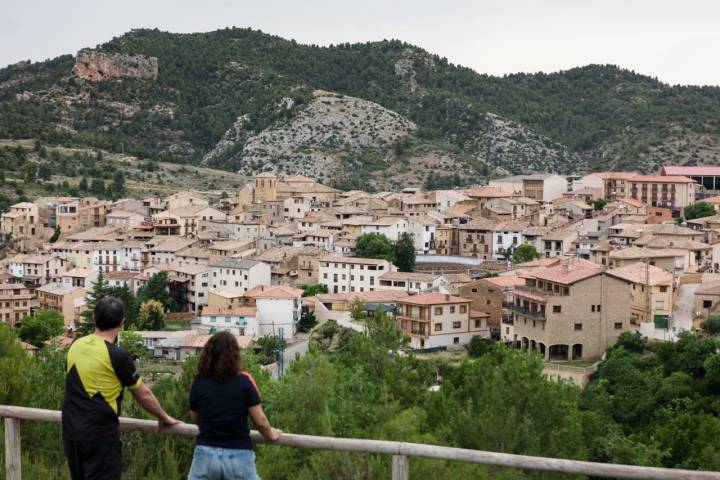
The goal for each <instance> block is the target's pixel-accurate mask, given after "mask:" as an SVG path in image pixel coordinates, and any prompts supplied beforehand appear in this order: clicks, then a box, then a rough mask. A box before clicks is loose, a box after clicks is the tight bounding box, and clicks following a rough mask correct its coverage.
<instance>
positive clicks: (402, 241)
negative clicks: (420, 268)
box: [393, 232, 415, 272]
mask: <svg viewBox="0 0 720 480" xmlns="http://www.w3.org/2000/svg"><path fill="white" fill-rule="evenodd" d="M394 250H395V251H394V254H393V259H394V262H393V263H395V265H396V266H397V268H398V270H399V271H401V272H412V271H413V268H415V242H413V238H412V235H410V234H409V233H407V232H403V233H402V234H401V235H400V238H399V239H398V241H397V242H396V243H395V249H394Z"/></svg>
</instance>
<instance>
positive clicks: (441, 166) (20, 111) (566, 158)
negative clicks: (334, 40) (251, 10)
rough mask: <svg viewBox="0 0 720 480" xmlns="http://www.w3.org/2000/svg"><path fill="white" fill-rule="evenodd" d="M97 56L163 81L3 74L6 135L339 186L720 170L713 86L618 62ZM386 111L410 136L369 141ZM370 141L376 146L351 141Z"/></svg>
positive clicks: (299, 53)
mask: <svg viewBox="0 0 720 480" xmlns="http://www.w3.org/2000/svg"><path fill="white" fill-rule="evenodd" d="M97 51H99V52H104V53H108V54H111V53H115V54H123V55H140V56H143V57H154V58H157V63H158V74H157V78H156V79H148V78H116V79H110V80H105V81H90V80H86V79H83V78H79V77H78V75H77V73H76V72H73V64H74V58H73V57H71V56H63V57H59V58H57V59H54V60H51V61H47V62H42V63H36V64H28V63H20V64H16V65H13V66H10V67H7V68H5V69H3V70H0V138H32V139H38V140H40V141H42V142H45V143H51V144H52V143H60V144H65V145H80V146H90V147H97V148H104V149H108V150H111V151H117V152H120V151H122V152H126V153H130V154H134V155H136V156H138V157H140V158H142V159H163V160H169V161H173V162H196V163H197V162H201V161H204V162H205V163H206V164H208V165H212V166H216V167H220V168H225V169H233V170H237V169H240V170H243V171H244V172H253V171H259V170H269V169H272V170H276V171H281V172H283V171H284V172H287V173H309V174H313V171H312V169H309V170H305V167H304V166H303V165H307V164H313V165H314V164H316V163H317V162H326V163H327V166H328V168H327V169H325V170H328V169H329V170H330V171H332V172H334V173H337V175H333V178H335V179H340V180H342V179H343V178H345V179H346V180H347V178H346V177H347V174H349V173H353V174H360V175H361V176H362V175H365V176H366V177H367V179H368V180H369V182H370V183H371V184H378V185H381V184H382V181H383V178H382V177H383V176H382V175H376V176H375V177H374V176H373V172H378V171H383V170H386V169H391V170H392V171H393V175H394V176H397V177H398V178H399V179H401V180H402V183H404V184H407V183H418V182H420V183H422V181H423V180H424V179H425V178H426V176H427V175H428V174H437V173H440V172H442V171H447V170H448V168H449V166H450V167H452V169H454V170H456V168H455V167H456V166H457V167H458V168H457V170H458V171H460V172H462V175H459V177H460V181H461V182H465V183H471V182H474V181H477V180H478V179H481V178H484V177H486V176H488V175H499V174H505V173H509V172H523V171H539V170H555V171H560V172H566V173H570V172H582V171H585V170H589V169H599V168H625V169H638V170H644V171H650V170H654V169H656V168H657V166H658V165H660V164H662V163H667V162H672V163H678V164H685V163H689V164H703V163H707V164H714V163H718V162H720V159H719V157H718V154H719V153H720V137H719V136H718V135H719V134H720V89H719V88H717V87H679V86H677V87H674V86H669V85H666V84H663V83H661V82H659V81H657V80H655V79H652V78H650V77H646V76H643V75H639V74H636V73H634V72H631V71H628V70H623V69H621V68H618V67H615V66H610V65H605V66H603V65H590V66H586V67H580V68H574V69H571V70H568V71H563V72H558V73H552V74H532V75H531V74H517V75H509V76H505V77H493V76H489V75H482V74H479V73H477V72H475V71H473V70H470V69H468V68H464V67H460V66H456V65H452V64H450V63H449V62H448V61H447V60H446V59H444V58H440V57H438V56H436V55H432V54H431V53H428V52H425V51H423V50H422V49H419V48H417V47H414V46H412V45H409V44H406V43H403V42H400V41H395V40H393V41H382V42H373V43H364V44H352V45H350V44H343V45H335V46H330V47H318V46H312V45H301V44H298V43H296V42H294V41H289V40H285V39H282V38H279V37H276V36H271V35H267V34H264V33H261V32H259V31H254V30H250V29H237V28H229V29H225V30H220V31H216V32H210V33H196V34H173V33H166V32H160V31H158V30H135V31H132V32H130V33H128V34H126V35H123V36H121V37H118V38H114V39H112V40H111V41H109V42H108V43H106V44H103V45H100V46H98V47H97ZM318 91H323V92H325V93H322V94H321V95H334V96H335V97H336V98H340V99H343V98H346V97H350V98H351V99H353V100H351V101H350V102H347V103H348V105H347V106H344V107H343V108H342V109H340V110H338V111H337V112H335V113H334V115H335V117H334V118H335V120H336V121H335V122H334V123H333V124H332V125H327V124H323V123H322V121H321V120H322V119H323V117H322V114H321V113H319V112H322V110H321V109H318V108H316V107H317V106H318V105H322V104H323V103H322V102H323V101H324V100H318V93H317V92H318ZM325 101H327V100H325ZM387 111H389V112H393V113H391V114H381V113H382V112H387ZM392 114H398V118H399V120H397V121H399V122H402V123H403V124H404V125H410V124H412V125H414V126H415V128H412V129H409V130H408V129H404V128H403V129H401V130H398V131H397V132H396V133H394V134H392V135H385V136H383V135H375V133H376V129H377V130H378V131H380V132H383V131H389V130H388V129H395V128H396V127H397V121H396V120H392ZM377 115H379V116H377ZM297 117H302V118H303V119H304V123H303V125H304V126H305V127H308V126H309V128H306V130H305V132H304V134H302V135H300V134H299V135H295V136H293V135H286V136H284V137H283V139H282V141H281V142H280V143H279V144H278V145H274V146H277V147H278V148H279V150H273V151H272V152H270V153H267V152H266V153H265V154H262V155H259V154H258V151H259V150H258V148H256V147H257V145H258V143H259V142H262V141H263V140H266V139H268V138H270V139H275V138H277V137H275V136H273V135H271V134H269V133H268V132H269V131H271V130H272V131H277V129H284V131H292V130H293V128H294V125H295V124H294V123H293V120H294V119H296V118H297ZM323 128H325V129H326V130H324V131H320V130H322V129H323ZM328 128H329V129H331V130H332V131H331V132H330V133H336V135H334V136H333V135H328V134H327V133H328V130H327V129H328ZM333 131H334V132H333ZM363 136H367V137H369V138H374V139H375V140H377V141H375V142H358V141H354V140H353V139H355V138H361V137H363ZM260 151H263V150H262V149H260ZM358 165H360V168H358ZM414 170H418V172H417V173H416V174H409V173H408V172H410V171H414ZM404 174H407V175H404ZM403 175H404V176H403ZM383 186H386V185H383Z"/></svg>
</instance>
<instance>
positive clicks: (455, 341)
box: [453, 337, 460, 345]
mask: <svg viewBox="0 0 720 480" xmlns="http://www.w3.org/2000/svg"><path fill="white" fill-rule="evenodd" d="M453 344H455V345H460V337H453Z"/></svg>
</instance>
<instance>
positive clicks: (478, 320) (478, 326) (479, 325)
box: [475, 318, 482, 328]
mask: <svg viewBox="0 0 720 480" xmlns="http://www.w3.org/2000/svg"><path fill="white" fill-rule="evenodd" d="M475 328H482V320H481V319H479V318H476V319H475Z"/></svg>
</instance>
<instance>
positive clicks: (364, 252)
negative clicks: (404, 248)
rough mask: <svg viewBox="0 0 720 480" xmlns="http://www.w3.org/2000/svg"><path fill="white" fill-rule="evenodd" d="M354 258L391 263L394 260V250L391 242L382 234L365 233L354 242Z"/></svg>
mask: <svg viewBox="0 0 720 480" xmlns="http://www.w3.org/2000/svg"><path fill="white" fill-rule="evenodd" d="M355 256H356V257H361V258H378V259H381V260H387V261H388V262H392V261H393V260H395V248H394V245H393V242H391V241H390V239H388V238H387V237H386V236H385V235H383V234H382V233H366V234H363V235H360V236H359V237H358V238H357V240H356V241H355Z"/></svg>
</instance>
